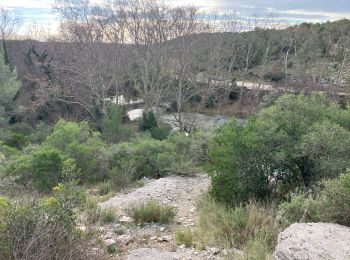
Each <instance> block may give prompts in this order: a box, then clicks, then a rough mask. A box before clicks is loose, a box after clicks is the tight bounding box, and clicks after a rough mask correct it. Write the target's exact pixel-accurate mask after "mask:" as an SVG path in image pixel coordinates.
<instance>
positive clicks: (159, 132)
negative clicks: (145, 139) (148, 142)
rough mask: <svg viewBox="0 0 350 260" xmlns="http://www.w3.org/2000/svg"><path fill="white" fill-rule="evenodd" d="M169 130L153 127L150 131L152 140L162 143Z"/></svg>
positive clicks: (167, 128) (168, 128)
mask: <svg viewBox="0 0 350 260" xmlns="http://www.w3.org/2000/svg"><path fill="white" fill-rule="evenodd" d="M170 130H171V128H170V127H166V126H162V127H155V128H152V129H151V130H150V132H151V136H152V138H154V139H156V140H159V141H162V140H165V139H167V137H168V136H169V133H170Z"/></svg>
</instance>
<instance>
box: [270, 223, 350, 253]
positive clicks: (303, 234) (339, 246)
mask: <svg viewBox="0 0 350 260" xmlns="http://www.w3.org/2000/svg"><path fill="white" fill-rule="evenodd" d="M272 259H273V260H287V259H288V260H319V259H327V260H333V259H334V260H346V259H350V228H348V227H344V226H341V225H337V224H327V223H303V224H293V225H291V226H290V227H288V228H287V229H286V230H284V231H283V232H281V233H280V234H279V236H278V245H277V247H276V249H275V252H274V253H273V255H272Z"/></svg>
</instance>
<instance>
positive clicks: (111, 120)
mask: <svg viewBox="0 0 350 260" xmlns="http://www.w3.org/2000/svg"><path fill="white" fill-rule="evenodd" d="M122 118H123V113H122V110H121V109H120V107H118V106H116V105H112V104H111V105H109V106H108V108H107V114H106V115H105V116H104V117H103V119H102V121H101V128H102V137H103V138H104V139H105V140H106V141H107V142H108V143H117V142H120V141H123V140H127V139H128V138H129V137H130V136H131V134H132V133H131V129H128V128H126V127H124V126H123V121H122Z"/></svg>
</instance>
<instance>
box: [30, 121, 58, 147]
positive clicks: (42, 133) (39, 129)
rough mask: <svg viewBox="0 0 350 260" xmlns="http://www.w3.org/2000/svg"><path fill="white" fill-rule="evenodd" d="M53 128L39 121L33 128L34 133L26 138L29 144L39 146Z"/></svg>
mask: <svg viewBox="0 0 350 260" xmlns="http://www.w3.org/2000/svg"><path fill="white" fill-rule="evenodd" d="M52 130H53V127H52V126H51V125H49V124H47V123H45V122H43V121H40V122H39V123H38V124H37V125H36V126H35V128H34V131H33V132H32V133H31V134H30V135H29V136H28V140H29V141H30V142H31V143H35V144H41V143H42V142H44V141H45V139H46V138H47V137H48V136H49V135H50V134H51V132H52Z"/></svg>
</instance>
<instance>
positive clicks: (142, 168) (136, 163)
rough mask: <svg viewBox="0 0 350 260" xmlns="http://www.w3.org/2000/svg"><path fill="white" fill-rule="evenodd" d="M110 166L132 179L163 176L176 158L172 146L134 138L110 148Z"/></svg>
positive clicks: (152, 140) (156, 141)
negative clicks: (129, 141) (130, 141)
mask: <svg viewBox="0 0 350 260" xmlns="http://www.w3.org/2000/svg"><path fill="white" fill-rule="evenodd" d="M109 152H110V161H111V167H112V169H113V168H114V170H115V171H117V172H118V171H123V172H126V173H128V175H129V176H130V177H131V179H132V180H136V179H140V178H142V177H160V176H164V175H165V174H166V173H167V172H168V171H169V168H170V167H171V165H172V163H173V161H174V160H175V158H176V154H175V153H174V152H173V150H172V146H171V145H170V144H169V143H167V142H161V141H158V140H154V139H144V138H140V139H136V140H135V141H134V142H132V143H123V144H120V145H117V146H115V147H111V148H110V151H109Z"/></svg>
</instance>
